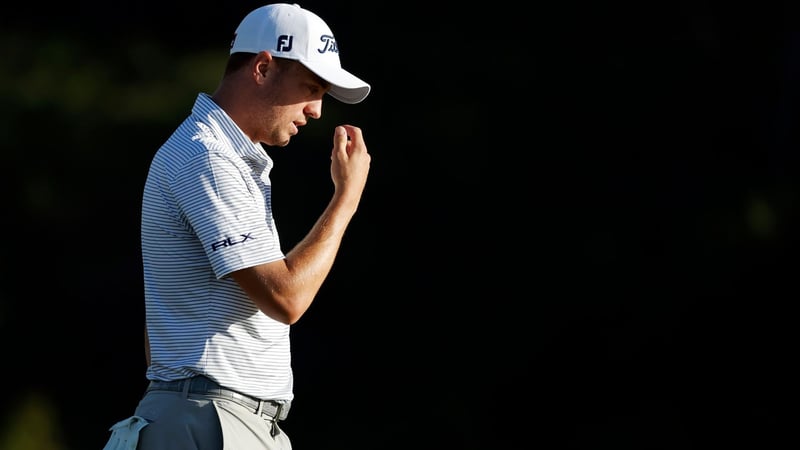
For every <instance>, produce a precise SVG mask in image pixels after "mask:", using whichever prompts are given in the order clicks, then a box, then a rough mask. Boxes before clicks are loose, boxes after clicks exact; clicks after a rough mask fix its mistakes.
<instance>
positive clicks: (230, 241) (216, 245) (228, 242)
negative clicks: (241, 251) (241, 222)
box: [211, 233, 255, 252]
mask: <svg viewBox="0 0 800 450" xmlns="http://www.w3.org/2000/svg"><path fill="white" fill-rule="evenodd" d="M239 236H241V239H239V240H236V241H234V240H233V238H227V239H223V240H221V241H217V242H214V243H213V244H211V251H212V252H215V251H217V250H219V249H221V248H226V247H231V246H233V245H236V244H241V243H242V242H244V241H246V240H248V239H255V238H254V237H252V236H250V233H248V234H240V235H239Z"/></svg>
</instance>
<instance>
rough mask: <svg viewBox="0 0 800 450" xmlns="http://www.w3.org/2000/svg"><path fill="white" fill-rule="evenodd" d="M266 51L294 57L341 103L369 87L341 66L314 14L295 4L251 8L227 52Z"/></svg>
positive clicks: (352, 100)
mask: <svg viewBox="0 0 800 450" xmlns="http://www.w3.org/2000/svg"><path fill="white" fill-rule="evenodd" d="M263 50H267V51H269V52H270V53H271V54H272V56H275V57H278V58H288V59H294V60H297V61H299V62H300V63H302V64H303V65H304V66H306V67H307V68H308V69H309V70H311V71H312V72H314V73H315V74H317V75H318V76H319V77H320V78H322V79H323V80H325V81H327V82H328V83H330V84H331V89H330V90H329V91H328V93H329V94H330V95H331V96H332V97H333V98H335V99H337V100H339V101H342V102H344V103H351V104H352V103H358V102H360V101H361V100H364V99H365V98H366V97H367V94H369V89H370V86H369V84H367V83H366V82H364V81H363V80H361V79H360V78H358V77H356V76H355V75H353V74H351V73H350V72H348V71H346V70H344V69H342V65H341V63H340V62H339V47H338V46H337V45H336V39H334V37H333V32H331V29H330V28H329V27H328V25H326V24H325V22H324V21H323V20H322V19H320V18H319V16H317V15H316V14H314V13H312V12H311V11H308V10H306V9H303V8H301V7H300V5H298V4H291V5H290V4H288V3H275V4H272V5H266V6H262V7H260V8H256V9H254V10H253V11H251V12H250V13H249V14H248V15H247V16H245V18H244V19H242V22H241V23H240V24H239V27H238V28H236V34H235V35H234V37H233V42H231V51H230V52H231V54H233V53H237V52H245V53H259V52H261V51H263Z"/></svg>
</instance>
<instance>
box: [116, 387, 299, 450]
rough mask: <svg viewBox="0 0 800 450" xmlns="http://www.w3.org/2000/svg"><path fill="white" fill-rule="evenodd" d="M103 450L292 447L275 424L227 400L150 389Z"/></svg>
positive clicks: (271, 449)
mask: <svg viewBox="0 0 800 450" xmlns="http://www.w3.org/2000/svg"><path fill="white" fill-rule="evenodd" d="M111 432H112V433H111V437H110V439H109V441H108V443H107V444H106V446H105V447H104V448H103V450H291V448H292V444H291V442H290V440H289V437H288V436H286V433H284V432H283V431H282V430H280V428H279V427H278V423H277V422H275V421H274V419H271V418H269V417H265V416H263V415H259V414H254V413H253V412H252V411H250V410H248V409H247V408H245V407H244V406H242V405H240V404H238V403H235V402H233V401H231V400H229V399H225V398H218V397H215V396H213V395H201V394H193V393H189V394H187V393H185V392H173V391H148V392H147V393H146V394H145V396H144V397H143V398H142V400H141V401H140V402H139V405H138V406H137V408H136V411H135V413H134V415H133V416H132V417H129V418H127V419H125V420H123V421H121V422H119V423H117V424H115V425H114V426H113V427H111Z"/></svg>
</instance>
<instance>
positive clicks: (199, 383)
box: [147, 375, 291, 420]
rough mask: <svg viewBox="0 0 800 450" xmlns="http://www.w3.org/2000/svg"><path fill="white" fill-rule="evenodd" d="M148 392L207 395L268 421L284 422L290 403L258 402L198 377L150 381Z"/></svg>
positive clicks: (200, 376) (208, 379) (205, 378)
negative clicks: (226, 401)
mask: <svg viewBox="0 0 800 450" xmlns="http://www.w3.org/2000/svg"><path fill="white" fill-rule="evenodd" d="M149 391H173V392H185V393H187V394H195V395H207V396H213V397H219V398H224V399H228V400H231V401H234V402H236V403H238V404H240V405H242V406H244V407H245V408H247V409H249V410H250V411H252V412H253V414H258V415H261V416H264V417H266V418H268V419H270V420H273V419H277V420H284V419H286V416H288V415H289V408H290V407H291V402H278V401H275V400H260V399H257V398H254V397H250V396H249V395H244V394H242V393H240V392H237V391H234V390H232V389H228V388H224V387H222V386H220V385H219V383H217V382H215V381H214V380H212V379H210V378H208V377H204V376H202V375H198V376H196V377H191V378H184V379H182V380H175V381H157V380H151V381H150V384H149V385H148V386H147V392H149Z"/></svg>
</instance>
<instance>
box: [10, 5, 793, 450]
mask: <svg viewBox="0 0 800 450" xmlns="http://www.w3.org/2000/svg"><path fill="white" fill-rule="evenodd" d="M553 3H557V5H550V4H545V5H535V4H531V5H527V6H524V7H523V6H521V5H520V6H519V7H514V6H512V4H510V3H497V4H479V5H468V4H466V3H462V2H444V3H442V2H440V3H434V2H402V3H381V2H366V1H337V2H332V1H313V2H312V1H306V2H304V3H300V4H301V5H302V6H304V7H306V8H308V9H311V10H312V11H314V12H316V13H317V14H318V15H320V16H321V17H322V18H323V19H325V20H326V21H327V22H328V24H329V25H330V26H331V28H332V29H333V31H334V33H335V35H336V37H337V41H338V43H339V48H340V52H341V53H340V56H341V59H342V62H343V65H344V66H345V67H346V68H348V69H349V70H350V71H352V72H353V73H355V74H357V75H359V76H360V77H361V78H363V79H365V80H367V81H368V82H370V83H371V85H372V92H371V93H370V96H369V97H368V98H367V99H366V100H365V101H364V102H362V103H360V104H358V105H343V104H340V103H338V102H336V101H335V100H333V99H328V100H326V103H325V104H324V107H323V117H322V119H321V120H319V121H316V122H314V123H311V124H310V125H309V126H307V127H305V128H304V129H303V131H302V133H301V134H300V135H298V136H297V137H295V138H294V139H293V141H292V144H290V145H289V146H288V147H286V148H281V149H270V154H271V156H272V157H273V159H274V160H275V163H276V165H275V169H274V170H273V172H272V178H273V184H274V186H275V188H274V206H275V210H276V215H277V218H278V226H279V229H280V231H281V235H282V237H283V239H284V247H286V249H287V250H288V248H290V247H291V246H292V245H293V244H294V243H295V242H296V241H298V240H299V239H301V238H302V236H303V234H304V233H305V232H306V231H307V230H308V229H309V228H310V226H311V225H312V223H313V221H314V220H315V219H316V217H317V216H318V214H319V213H320V212H321V211H322V209H323V208H324V206H325V204H326V203H327V201H328V199H329V198H330V194H331V192H332V184H331V182H330V175H329V163H330V161H329V158H328V155H329V151H330V146H331V139H332V133H333V128H334V126H335V125H337V124H339V123H343V122H349V123H353V124H356V125H359V126H361V127H362V128H363V129H364V133H365V137H366V140H367V144H368V147H369V150H370V153H371V154H372V156H373V160H372V169H371V173H370V180H369V182H368V185H367V189H366V192H365V195H364V198H363V200H362V203H361V206H360V209H359V212H358V214H357V215H356V217H355V218H354V220H353V222H352V224H351V227H350V229H349V230H348V233H347V236H346V237H345V241H344V244H343V246H342V249H341V253H340V256H339V259H338V260H337V262H336V264H335V266H334V268H333V271H332V273H331V275H330V277H329V279H328V280H327V281H326V283H325V285H324V286H323V289H322V291H321V292H320V293H319V296H318V298H317V300H316V301H315V303H314V304H313V306H312V307H311V309H310V310H309V311H308V312H307V314H306V315H305V316H304V317H303V319H302V320H301V321H300V322H299V323H297V324H296V325H295V326H294V327H293V332H292V333H293V354H294V367H295V376H296V391H295V393H296V400H295V402H294V405H293V410H292V414H291V415H290V417H289V419H288V420H287V421H286V422H285V426H284V428H285V429H286V431H287V432H288V434H289V436H290V438H291V439H292V440H293V442H294V446H295V448H297V449H298V450H304V449H350V450H352V449H407V448H425V449H428V448H430V449H434V448H436V449H438V448H445V447H446V448H460V449H513V448H525V449H527V448H537V449H708V448H729V447H734V446H737V447H745V448H778V447H791V445H790V444H791V443H792V442H796V440H797V438H796V433H794V432H791V430H793V429H794V428H795V427H796V421H797V413H796V412H794V411H795V410H796V401H795V399H794V396H793V394H794V392H795V387H794V386H795V385H796V382H797V377H796V376H794V375H795V373H794V372H793V369H792V368H793V367H794V362H793V361H792V360H793V359H795V355H796V353H795V351H794V350H795V345H793V344H794V343H795V339H796V332H795V323H794V320H793V318H794V317H793V315H792V314H791V312H790V311H791V310H792V306H793V303H794V302H795V301H796V299H797V298H798V296H797V290H796V286H797V273H798V272H797V269H798V264H797V250H798V239H797V233H796V231H795V230H796V229H797V227H798V201H800V198H798V192H799V191H798V177H797V173H798V156H797V153H796V148H797V145H798V141H797V140H798V134H797V127H796V123H797V120H798V107H799V106H800V103H798V102H799V101H800V97H799V96H798V94H799V93H800V91H799V90H798V89H799V88H800V77H799V75H800V72H799V71H798V70H799V69H800V66H799V64H798V63H800V30H799V29H798V26H800V16H798V13H800V10H799V8H798V7H797V6H796V5H795V4H793V2H774V3H770V2H744V3H737V2H731V3H729V2H722V1H718V2H711V1H699V2H697V1H692V2H690V1H669V2H667V1H660V2H623V1H600V2H579V1H567V2H553ZM261 4H263V2H253V1H237V2H224V3H220V4H219V5H205V4H202V5H201V4H198V3H193V2H153V1H141V2H133V3H131V4H128V3H114V2H105V3H99V2H94V3H85V2H81V3H77V4H75V3H69V2H62V3H55V4H47V3H44V4H43V3H38V2H29V3H24V4H18V5H16V8H17V9H16V12H14V13H11V12H10V11H6V13H4V14H3V15H2V17H0V26H1V28H0V51H2V53H0V55H2V61H1V62H0V98H2V102H3V107H2V108H0V114H2V116H0V142H2V146H3V149H2V150H3V156H4V157H3V159H2V161H3V163H2V164H3V166H2V168H3V170H2V172H3V173H2V177H0V180H1V181H0V183H2V188H3V192H5V193H6V195H5V202H4V203H5V204H4V208H3V209H4V214H3V217H4V219H5V220H4V222H5V227H4V230H5V244H4V247H5V249H6V253H5V255H6V256H5V257H4V258H2V264H3V266H2V268H1V269H2V272H1V273H2V277H3V286H4V289H3V290H2V296H3V301H2V304H1V305H0V338H2V342H3V343H4V344H5V345H4V350H3V356H2V360H3V368H4V370H3V372H4V375H5V380H6V381H5V384H6V389H5V392H4V395H3V399H2V400H0V405H2V409H0V419H1V420H2V422H0V448H2V449H4V450H5V449H11V450H29V449H47V450H50V449H53V450H77V449H81V450H83V449H93V448H94V449H100V448H102V446H103V445H104V444H105V441H106V439H107V438H108V435H109V433H108V427H110V426H111V425H112V424H113V423H115V422H117V421H118V420H121V419H123V418H125V417H127V416H128V415H130V414H131V413H132V412H133V409H134V408H135V406H136V403H137V402H138V400H139V398H140V396H141V393H142V390H143V389H144V387H145V385H146V380H145V379H144V371H145V365H144V355H143V347H142V329H143V316H144V310H143V299H142V283H141V277H142V274H141V267H140V255H139V208H140V200H141V189H142V186H143V183H144V178H145V176H146V171H147V167H148V164H149V160H150V158H151V156H152V155H153V153H154V152H155V151H156V149H157V148H158V146H159V145H160V144H161V142H162V141H163V140H164V139H166V137H167V136H168V135H169V134H170V133H171V132H172V130H173V129H174V128H175V127H176V126H177V125H178V124H179V123H180V122H181V121H182V120H183V118H184V117H185V116H186V115H187V114H188V113H189V111H190V108H191V106H192V103H193V101H194V98H195V97H196V95H197V93H198V92H200V91H204V92H212V91H213V90H214V89H215V87H216V84H217V81H218V79H219V76H220V75H221V72H222V68H223V65H224V61H225V58H226V56H227V49H228V45H229V42H230V39H231V37H232V32H233V30H234V29H235V27H236V25H237V24H238V22H239V20H240V19H241V18H242V17H243V16H244V15H245V14H246V13H247V12H249V11H250V10H251V9H253V8H255V7H257V6H260V5H261Z"/></svg>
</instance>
